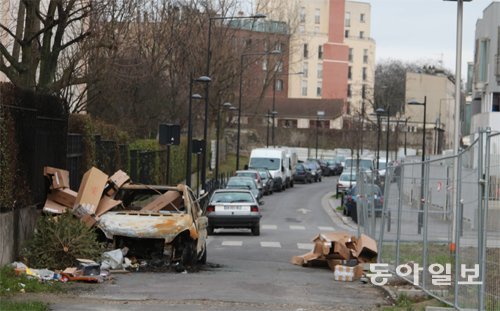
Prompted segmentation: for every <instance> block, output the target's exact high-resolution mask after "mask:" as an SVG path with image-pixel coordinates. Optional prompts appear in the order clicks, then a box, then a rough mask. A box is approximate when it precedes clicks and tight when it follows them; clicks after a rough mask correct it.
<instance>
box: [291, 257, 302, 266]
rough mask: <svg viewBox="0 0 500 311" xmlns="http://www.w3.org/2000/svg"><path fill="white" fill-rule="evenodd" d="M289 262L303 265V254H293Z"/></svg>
mask: <svg viewBox="0 0 500 311" xmlns="http://www.w3.org/2000/svg"><path fill="white" fill-rule="evenodd" d="M290 263H292V264H294V265H297V266H303V265H304V257H303V256H293V257H292V260H290Z"/></svg>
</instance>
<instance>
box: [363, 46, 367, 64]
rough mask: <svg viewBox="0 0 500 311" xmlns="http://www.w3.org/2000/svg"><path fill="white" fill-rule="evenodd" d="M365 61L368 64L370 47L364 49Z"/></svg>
mask: <svg viewBox="0 0 500 311" xmlns="http://www.w3.org/2000/svg"><path fill="white" fill-rule="evenodd" d="M363 63H364V64H368V49H364V50H363Z"/></svg>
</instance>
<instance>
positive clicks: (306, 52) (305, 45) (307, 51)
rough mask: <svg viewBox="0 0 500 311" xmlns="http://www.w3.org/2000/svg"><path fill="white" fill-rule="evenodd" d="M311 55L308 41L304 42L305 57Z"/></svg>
mask: <svg viewBox="0 0 500 311" xmlns="http://www.w3.org/2000/svg"><path fill="white" fill-rule="evenodd" d="M308 57H309V48H308V46H307V43H306V44H304V58H308Z"/></svg>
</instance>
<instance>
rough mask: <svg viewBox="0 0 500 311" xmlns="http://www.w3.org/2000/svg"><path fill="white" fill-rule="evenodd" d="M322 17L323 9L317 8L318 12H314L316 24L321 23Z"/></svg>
mask: <svg viewBox="0 0 500 311" xmlns="http://www.w3.org/2000/svg"><path fill="white" fill-rule="evenodd" d="M320 17H321V10H320V9H316V13H315V14H314V23H315V24H317V25H319V22H320Z"/></svg>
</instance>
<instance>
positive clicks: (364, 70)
mask: <svg viewBox="0 0 500 311" xmlns="http://www.w3.org/2000/svg"><path fill="white" fill-rule="evenodd" d="M363 81H366V67H363Z"/></svg>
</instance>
